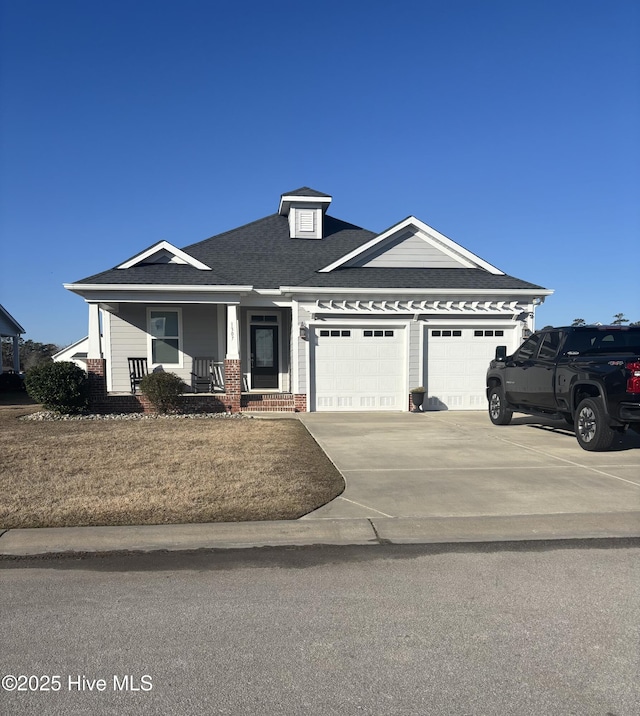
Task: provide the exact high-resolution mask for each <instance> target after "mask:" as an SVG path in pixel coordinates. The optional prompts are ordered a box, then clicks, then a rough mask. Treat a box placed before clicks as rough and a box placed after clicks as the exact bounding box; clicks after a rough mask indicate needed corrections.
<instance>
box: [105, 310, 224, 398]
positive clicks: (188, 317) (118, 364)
mask: <svg viewBox="0 0 640 716" xmlns="http://www.w3.org/2000/svg"><path fill="white" fill-rule="evenodd" d="M216 322H217V308H216V306H201V305H194V306H182V345H181V350H182V351H183V353H184V362H183V366H182V367H181V368H178V367H176V366H171V367H170V368H167V370H170V371H171V372H172V373H176V375H179V376H180V377H181V378H182V379H183V380H184V381H185V383H187V385H190V383H191V368H192V359H193V358H197V357H212V358H216V359H217V360H223V359H224V355H222V353H221V352H220V351H218V346H217V335H218V331H217V323H216ZM110 329H111V330H110V333H111V381H112V383H111V385H112V388H111V389H112V390H113V391H114V392H116V393H120V392H129V390H130V389H131V386H130V383H129V367H128V363H127V358H137V357H142V358H144V357H146V358H147V360H148V361H149V363H151V356H149V355H148V354H147V351H148V344H147V306H145V305H143V304H120V311H119V312H118V313H113V314H111V326H110Z"/></svg>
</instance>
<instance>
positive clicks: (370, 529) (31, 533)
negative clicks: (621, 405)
mask: <svg viewBox="0 0 640 716" xmlns="http://www.w3.org/2000/svg"><path fill="white" fill-rule="evenodd" d="M628 538H640V511H634V512H631V511H630V512H618V513H589V514H556V515H515V516H501V515H489V516H470V517H413V518H412V517H407V518H383V517H381V518H357V519H305V520H294V521H287V520H283V521H271V522H266V521H265V522H219V523H206V524H182V525H143V526H124V527H42V528H35V529H9V530H6V531H4V532H2V533H0V558H12V557H34V556H45V555H65V554H67V555H68V554H104V553H111V552H127V553H131V552H134V553H136V552H137V553H147V552H158V551H162V552H166V551H169V552H181V551H192V550H198V549H205V550H214V549H216V550H230V549H251V548H256V547H305V546H320V545H327V546H329V545H331V546H336V545H338V546H346V545H368V546H376V545H377V546H379V545H389V544H392V545H402V544H451V543H494V542H522V541H547V540H581V539H628Z"/></svg>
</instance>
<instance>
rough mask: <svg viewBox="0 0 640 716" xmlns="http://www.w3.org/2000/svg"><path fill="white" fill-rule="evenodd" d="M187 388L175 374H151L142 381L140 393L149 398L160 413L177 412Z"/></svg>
mask: <svg viewBox="0 0 640 716" xmlns="http://www.w3.org/2000/svg"><path fill="white" fill-rule="evenodd" d="M185 388H186V386H185V384H184V382H183V381H182V378H180V377H178V376H177V375H176V374H175V373H149V375H145V377H144V378H143V379H142V380H141V381H140V392H141V393H144V394H145V395H146V396H147V398H149V401H150V402H151V405H153V407H154V408H155V409H156V411H157V412H158V413H168V412H176V411H177V410H178V408H179V407H180V394H181V393H182V392H183V391H184V389H185Z"/></svg>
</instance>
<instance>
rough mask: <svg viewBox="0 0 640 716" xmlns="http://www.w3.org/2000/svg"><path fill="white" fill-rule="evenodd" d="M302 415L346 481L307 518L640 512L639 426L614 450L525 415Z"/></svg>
mask: <svg viewBox="0 0 640 716" xmlns="http://www.w3.org/2000/svg"><path fill="white" fill-rule="evenodd" d="M299 417H300V419H301V420H302V422H303V423H304V424H305V425H306V427H307V429H308V430H309V432H310V433H311V434H312V435H313V437H314V438H315V439H316V441H317V442H318V443H319V444H320V445H321V446H322V448H323V449H324V450H325V452H326V453H327V454H328V455H329V457H330V458H331V460H332V461H333V462H334V464H335V465H336V467H337V468H338V469H339V470H340V472H341V473H342V475H343V476H344V479H345V482H346V490H345V491H344V493H343V494H342V495H341V496H340V497H337V498H336V499H335V500H333V501H332V502H330V503H329V504H328V505H325V506H324V507H321V508H320V509H318V510H315V511H314V512H312V513H311V514H309V515H307V517H308V518H314V519H317V518H355V517H368V518H376V517H377V518H380V517H468V516H488V515H498V516H513V515H556V514H558V515H559V514H576V515H577V514H594V515H595V514H603V513H607V514H609V513H626V514H625V515H624V517H625V519H627V520H628V519H629V518H632V515H631V514H630V513H632V512H636V511H639V510H640V435H638V434H636V433H634V432H631V431H629V432H627V434H626V435H625V436H624V438H623V439H622V441H621V442H620V444H619V445H617V446H616V448H615V449H614V450H612V451H609V452H604V453H590V452H586V451H584V450H582V449H581V448H580V447H579V446H578V443H577V442H576V439H575V435H574V433H573V431H572V430H570V429H567V428H565V427H564V424H561V423H557V422H552V421H548V422H546V423H545V424H541V422H540V421H539V420H536V419H533V418H530V417H526V416H519V415H516V417H514V420H513V423H512V424H511V425H508V426H502V427H497V426H494V425H492V424H491V422H490V421H489V418H488V416H487V415H486V413H485V412H426V413H420V414H415V413H303V414H300V415H299ZM639 514H640V513H639ZM620 517H621V518H622V517H623V515H620ZM303 519H304V518H303Z"/></svg>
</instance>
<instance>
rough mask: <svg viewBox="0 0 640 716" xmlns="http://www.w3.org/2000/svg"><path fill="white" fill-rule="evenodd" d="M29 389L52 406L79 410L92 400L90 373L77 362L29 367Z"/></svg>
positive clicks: (61, 409)
mask: <svg viewBox="0 0 640 716" xmlns="http://www.w3.org/2000/svg"><path fill="white" fill-rule="evenodd" d="M25 386H26V389H27V393H28V394H29V395H30V396H31V397H32V398H33V399H34V400H37V401H38V403H42V404H43V405H44V407H45V408H47V409H48V410H55V411H56V412H58V413H78V412H80V411H82V410H83V409H84V408H86V407H87V405H88V403H89V380H88V378H87V374H86V373H85V372H84V371H83V370H82V368H80V367H79V366H77V365H76V364H75V363H71V362H69V361H60V362H59V363H55V362H53V361H50V362H47V363H40V364H39V365H36V366H34V367H33V368H31V369H30V370H28V371H27V374H26V376H25Z"/></svg>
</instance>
